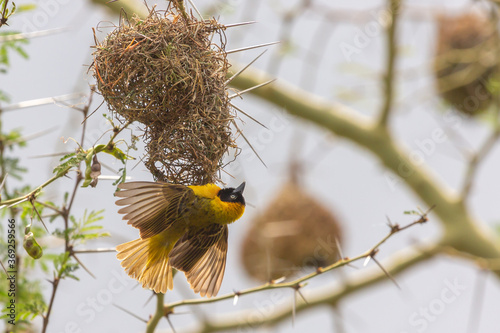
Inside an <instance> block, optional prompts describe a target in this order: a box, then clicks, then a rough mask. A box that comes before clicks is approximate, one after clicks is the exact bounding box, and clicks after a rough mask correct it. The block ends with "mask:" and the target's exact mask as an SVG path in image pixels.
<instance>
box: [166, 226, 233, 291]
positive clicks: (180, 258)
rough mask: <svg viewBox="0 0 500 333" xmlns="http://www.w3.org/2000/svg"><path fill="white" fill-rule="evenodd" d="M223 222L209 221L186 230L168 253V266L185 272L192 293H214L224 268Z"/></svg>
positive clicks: (225, 246)
mask: <svg viewBox="0 0 500 333" xmlns="http://www.w3.org/2000/svg"><path fill="white" fill-rule="evenodd" d="M227 236H228V229H227V225H220V224H212V225H210V226H208V227H205V228H202V229H192V230H190V231H189V232H187V233H186V234H185V235H184V236H183V237H182V238H181V239H180V240H179V241H178V242H177V243H176V245H175V246H174V248H173V249H172V251H171V252H170V255H169V262H170V264H171V265H172V267H174V268H176V269H178V270H180V271H183V272H184V273H186V277H187V280H188V282H189V284H190V285H191V288H193V290H194V292H195V293H198V292H199V293H200V295H201V296H205V295H206V296H208V297H212V296H215V295H217V293H218V292H219V289H220V286H221V284H222V278H223V277H224V271H225V269H226V255H227Z"/></svg>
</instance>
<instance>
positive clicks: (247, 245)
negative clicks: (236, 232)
mask: <svg viewBox="0 0 500 333" xmlns="http://www.w3.org/2000/svg"><path fill="white" fill-rule="evenodd" d="M250 223H251V227H250V230H248V231H247V232H246V234H245V239H244V241H243V244H242V248H241V259H242V263H243V267H244V268H245V271H246V272H247V273H248V274H249V275H250V276H252V277H253V278H255V279H257V280H259V281H263V282H268V281H270V280H274V279H278V278H280V277H291V276H293V275H297V274H300V273H301V271H302V270H303V269H306V268H307V267H313V268H318V267H325V266H328V265H330V264H333V263H334V262H336V261H337V260H338V259H339V254H338V248H337V246H336V244H335V239H337V240H338V241H339V242H341V240H342V228H341V225H340V223H339V221H338V220H337V219H336V218H335V217H334V216H333V215H332V213H331V212H330V211H329V210H328V209H326V208H325V207H324V206H323V205H321V204H320V203H319V202H318V201H317V200H316V199H314V198H313V197H311V196H310V195H309V194H307V193H305V192H304V188H303V187H301V186H298V185H297V183H296V182H294V181H288V182H287V183H285V184H284V186H283V187H282V188H281V190H280V191H279V192H278V194H277V195H276V197H275V198H274V199H273V200H271V202H270V203H269V205H268V207H267V208H266V209H265V210H264V211H263V212H262V213H261V214H260V215H258V216H257V217H256V218H255V219H254V220H253V221H251V222H250Z"/></svg>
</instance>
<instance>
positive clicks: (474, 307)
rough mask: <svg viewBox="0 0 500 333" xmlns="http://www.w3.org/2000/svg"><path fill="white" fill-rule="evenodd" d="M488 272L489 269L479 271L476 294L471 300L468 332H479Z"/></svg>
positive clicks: (475, 288) (475, 287)
mask: <svg viewBox="0 0 500 333" xmlns="http://www.w3.org/2000/svg"><path fill="white" fill-rule="evenodd" d="M486 273H488V271H486V270H484V269H481V270H479V271H478V272H477V276H476V283H475V286H474V295H473V299H472V302H471V310H470V312H469V313H470V315H469V318H468V324H467V331H466V333H474V332H478V331H479V330H478V328H479V321H480V319H481V313H482V311H481V310H482V309H481V308H482V307H483V304H484V296H485V291H486V288H485V287H486V283H485V282H486Z"/></svg>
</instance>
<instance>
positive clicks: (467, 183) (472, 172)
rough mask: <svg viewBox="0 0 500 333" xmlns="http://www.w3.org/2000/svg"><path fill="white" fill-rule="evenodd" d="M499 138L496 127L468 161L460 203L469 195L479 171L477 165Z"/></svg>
mask: <svg viewBox="0 0 500 333" xmlns="http://www.w3.org/2000/svg"><path fill="white" fill-rule="evenodd" d="M499 138H500V126H497V128H496V129H495V130H494V132H493V133H492V134H491V135H490V137H489V138H488V139H487V140H486V141H485V142H484V144H483V145H482V146H481V148H479V150H478V152H477V153H475V154H474V155H473V156H472V158H471V159H470V162H469V165H468V167H467V171H466V173H465V179H464V185H463V189H462V194H461V200H462V201H464V200H465V199H466V198H467V197H468V195H469V193H470V190H471V188H472V185H473V183H474V179H475V176H476V173H477V170H478V169H479V165H480V164H481V162H482V161H484V159H485V157H486V156H487V155H488V153H489V152H490V151H491V150H492V148H493V147H494V146H495V144H496V143H497V142H498V139H499Z"/></svg>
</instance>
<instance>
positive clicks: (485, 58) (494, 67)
mask: <svg viewBox="0 0 500 333" xmlns="http://www.w3.org/2000/svg"><path fill="white" fill-rule="evenodd" d="M499 44H500V36H499V33H498V30H497V28H496V26H495V24H494V23H493V22H492V20H491V18H489V17H488V15H487V14H486V13H481V12H474V13H472V12H471V13H466V14H462V15H454V16H449V15H443V16H440V17H439V18H438V38H437V47H436V60H435V62H434V73H435V77H436V82H437V87H438V90H439V93H440V95H441V97H442V98H444V99H445V100H446V101H448V103H450V104H452V105H453V106H454V107H455V108H456V109H457V110H458V111H460V112H462V113H465V114H468V115H471V116H473V115H476V114H478V113H480V112H482V111H484V110H485V109H487V108H488V106H489V105H490V104H491V102H492V100H493V97H492V94H491V92H490V90H489V88H490V87H489V81H490V79H491V78H493V77H494V76H495V75H496V73H497V72H498V50H499Z"/></svg>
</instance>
